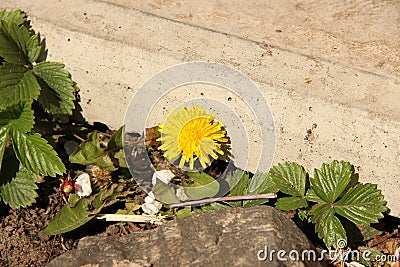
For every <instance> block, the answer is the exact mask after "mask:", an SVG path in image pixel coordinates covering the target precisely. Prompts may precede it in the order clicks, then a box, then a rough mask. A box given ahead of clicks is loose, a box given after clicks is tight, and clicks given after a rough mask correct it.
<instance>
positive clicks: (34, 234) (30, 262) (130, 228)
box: [0, 179, 151, 267]
mask: <svg viewBox="0 0 400 267" xmlns="http://www.w3.org/2000/svg"><path fill="white" fill-rule="evenodd" d="M59 183H60V182H59V181H58V180H57V179H53V180H51V181H46V182H44V183H42V184H40V185H39V189H38V194H39V197H38V198H37V199H36V204H34V205H33V206H32V207H30V208H26V209H19V210H14V209H10V208H8V207H7V206H6V205H4V203H1V204H0V266H10V267H11V266H45V265H46V264H47V263H48V262H50V261H51V260H52V259H53V258H55V257H57V256H59V255H61V254H62V253H64V252H66V251H67V250H71V249H73V248H75V247H76V246H77V244H78V241H79V239H80V238H82V237H84V236H93V235H99V236H110V235H114V236H121V235H126V234H129V233H133V232H136V231H142V230H143V229H147V228H150V227H151V226H148V225H145V224H134V223H109V222H101V221H91V222H89V223H88V224H86V225H84V226H82V227H80V228H78V229H76V230H75V231H72V232H70V233H66V234H63V235H56V236H48V235H46V234H45V233H44V232H43V231H44V229H45V228H46V226H47V225H48V224H49V222H50V221H51V219H52V218H53V217H54V216H55V214H56V213H57V212H58V211H59V210H60V209H61V208H62V207H63V206H64V204H65V203H66V202H65V199H64V197H63V194H62V193H61V192H60V190H59Z"/></svg>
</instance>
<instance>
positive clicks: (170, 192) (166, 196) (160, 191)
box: [153, 179, 180, 204]
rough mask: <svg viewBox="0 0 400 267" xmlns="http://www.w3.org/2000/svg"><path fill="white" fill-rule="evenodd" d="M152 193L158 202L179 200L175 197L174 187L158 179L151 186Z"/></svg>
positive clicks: (175, 201)
mask: <svg viewBox="0 0 400 267" xmlns="http://www.w3.org/2000/svg"><path fill="white" fill-rule="evenodd" d="M153 194H154V196H155V198H156V199H157V200H158V201H160V202H164V203H168V204H171V203H179V202H180V201H179V199H178V198H177V197H176V194H175V190H174V188H173V187H172V186H170V185H167V184H165V183H163V182H161V181H160V180H158V179H157V182H156V184H155V185H154V187H153Z"/></svg>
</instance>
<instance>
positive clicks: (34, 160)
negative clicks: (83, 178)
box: [11, 129, 65, 177]
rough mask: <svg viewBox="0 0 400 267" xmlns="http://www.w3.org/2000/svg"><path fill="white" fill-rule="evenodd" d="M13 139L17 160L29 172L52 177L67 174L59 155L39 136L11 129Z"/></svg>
mask: <svg viewBox="0 0 400 267" xmlns="http://www.w3.org/2000/svg"><path fill="white" fill-rule="evenodd" d="M11 137H12V141H13V147H14V151H15V154H16V156H17V158H18V159H19V160H20V162H21V164H22V165H23V166H24V167H25V168H27V169H28V170H29V171H31V172H33V173H36V174H42V175H49V176H52V177H55V176H56V174H62V173H64V172H65V166H64V164H63V163H62V161H61V159H60V158H59V157H58V156H57V153H56V152H55V151H54V150H53V148H52V147H51V146H50V145H49V144H48V143H47V141H46V140H45V139H43V138H42V137H41V136H40V135H39V134H35V133H23V132H20V131H18V130H16V129H11Z"/></svg>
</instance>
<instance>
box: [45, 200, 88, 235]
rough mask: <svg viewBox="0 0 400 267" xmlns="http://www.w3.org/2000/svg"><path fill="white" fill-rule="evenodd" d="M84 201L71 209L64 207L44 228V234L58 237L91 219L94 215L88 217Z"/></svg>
mask: <svg viewBox="0 0 400 267" xmlns="http://www.w3.org/2000/svg"><path fill="white" fill-rule="evenodd" d="M86 201H87V200H86V199H85V198H81V199H80V200H79V201H78V202H77V203H76V204H75V206H74V207H73V208H72V207H71V206H70V205H68V204H67V205H65V206H64V207H63V208H62V209H61V210H60V211H59V213H57V214H56V216H55V217H54V219H53V220H52V221H51V222H50V223H49V225H48V226H47V227H46V229H45V230H44V232H45V234H47V235H58V234H62V233H66V232H69V231H72V230H74V229H76V228H78V227H79V226H82V225H84V224H85V223H87V222H88V221H90V220H91V219H93V218H94V216H95V215H94V214H92V215H88V213H87V210H86V208H87V203H86Z"/></svg>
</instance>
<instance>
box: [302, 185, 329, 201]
mask: <svg viewBox="0 0 400 267" xmlns="http://www.w3.org/2000/svg"><path fill="white" fill-rule="evenodd" d="M306 199H307V201H310V202H317V203H325V201H323V200H322V199H321V198H320V197H319V196H318V195H317V194H316V193H315V191H314V190H313V189H312V188H310V189H308V190H307V193H306Z"/></svg>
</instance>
